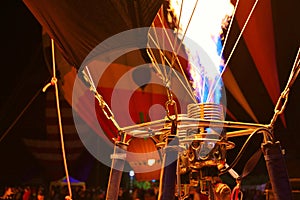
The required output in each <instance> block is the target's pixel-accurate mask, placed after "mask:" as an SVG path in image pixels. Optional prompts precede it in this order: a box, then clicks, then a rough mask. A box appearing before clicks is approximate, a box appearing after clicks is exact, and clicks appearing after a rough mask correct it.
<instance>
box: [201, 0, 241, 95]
mask: <svg viewBox="0 0 300 200" xmlns="http://www.w3.org/2000/svg"><path fill="white" fill-rule="evenodd" d="M239 2H240V0H237V2H236V4H235V6H234V10H233V13H232V18H231V20H230V23H229V26H228V31H227V33H226V36H225V40H224V44H223V47H222V50H221V53H220V63H221V62H222V56H223V52H224V49H225V47H226V44H227V40H228V35H229V32H230V31H231V27H232V24H233V20H234V17H235V13H236V9H237V7H238V5H239ZM223 69H224V68H223ZM222 71H223V70H222ZM222 73H223V72H221V73H220V76H219V78H218V79H217V81H216V83H215V87H217V84H218V82H219V81H220V79H221V76H222V75H221V74H222ZM215 89H216V88H214V89H212V90H209V91H208V95H207V96H208V100H210V98H211V93H212V92H213V91H214V90H215Z"/></svg>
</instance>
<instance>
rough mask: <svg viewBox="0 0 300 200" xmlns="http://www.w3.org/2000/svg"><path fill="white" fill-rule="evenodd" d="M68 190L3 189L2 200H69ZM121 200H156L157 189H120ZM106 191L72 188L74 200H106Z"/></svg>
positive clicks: (101, 189) (38, 187)
mask: <svg viewBox="0 0 300 200" xmlns="http://www.w3.org/2000/svg"><path fill="white" fill-rule="evenodd" d="M68 195H69V192H68V188H67V186H64V187H52V188H49V189H47V187H44V186H30V187H29V186H26V187H12V186H9V187H5V188H2V191H1V193H0V199H14V200H68ZM118 196H119V198H118V199H119V200H156V199H157V192H156V189H148V190H143V189H138V188H135V189H133V190H128V189H124V188H120V190H119V194H118ZM105 197H106V190H105V189H103V188H100V187H91V188H86V189H85V188H83V187H72V200H104V199H105Z"/></svg>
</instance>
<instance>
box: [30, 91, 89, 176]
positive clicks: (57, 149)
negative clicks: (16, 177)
mask: <svg viewBox="0 0 300 200" xmlns="http://www.w3.org/2000/svg"><path fill="white" fill-rule="evenodd" d="M45 105H46V106H45V114H46V132H47V135H46V138H45V139H24V143H25V145H26V146H27V147H28V148H29V149H30V151H31V152H32V154H33V155H34V157H35V158H36V159H37V160H38V162H39V163H40V165H41V167H43V169H44V172H45V174H46V175H47V176H48V177H49V178H51V179H57V178H60V177H62V176H63V175H64V168H63V156H62V148H61V139H60V134H59V126H58V117H57V109H56V101H55V93H54V89H53V88H51V89H48V90H47V92H46V104H45ZM60 108H61V116H62V125H63V137H64V145H65V151H66V157H67V163H68V166H69V168H70V167H71V166H72V164H75V163H76V161H77V160H78V158H79V156H80V155H81V153H82V152H83V148H84V146H83V144H82V142H81V140H80V138H79V136H78V134H77V131H76V127H75V125H74V121H73V115H72V107H71V106H70V105H69V104H68V103H67V102H66V101H65V100H64V98H63V97H62V96H61V97H60ZM79 126H80V124H79Z"/></svg>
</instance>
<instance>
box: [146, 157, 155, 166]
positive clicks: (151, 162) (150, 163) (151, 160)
mask: <svg viewBox="0 0 300 200" xmlns="http://www.w3.org/2000/svg"><path fill="white" fill-rule="evenodd" d="M154 164H155V159H153V158H151V159H148V165H149V166H153V165H154Z"/></svg>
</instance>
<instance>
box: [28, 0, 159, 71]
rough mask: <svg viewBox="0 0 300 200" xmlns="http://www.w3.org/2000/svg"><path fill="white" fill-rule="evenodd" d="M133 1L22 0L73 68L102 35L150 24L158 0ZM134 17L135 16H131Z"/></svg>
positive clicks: (156, 9) (104, 37)
mask: <svg viewBox="0 0 300 200" xmlns="http://www.w3.org/2000/svg"><path fill="white" fill-rule="evenodd" d="M134 2H135V3H134V4H133V3H132V2H131V1H128V0H85V1H82V0H51V1H49V0H24V3H25V4H26V6H27V7H28V8H29V9H30V11H31V12H32V13H33V15H34V16H35V17H36V18H37V20H38V21H39V23H40V24H41V25H42V26H43V27H44V28H45V30H46V31H47V32H48V34H49V35H50V37H51V38H53V39H54V40H55V42H56V44H57V45H58V46H59V48H60V50H61V52H62V54H63V56H64V57H65V58H66V60H67V61H68V62H69V64H71V65H73V66H75V67H76V68H79V67H80V65H81V63H82V61H83V60H84V58H85V57H86V56H87V55H88V53H89V52H90V51H91V50H92V49H93V48H94V47H95V46H97V45H98V44H99V43H100V42H102V41H103V40H105V39H106V38H108V37H110V36H112V35H114V34H117V33H119V32H122V31H125V30H128V29H132V28H136V27H147V26H150V25H151V23H152V21H153V19H154V17H155V15H156V13H157V11H158V9H159V8H160V6H161V2H162V0H139V1H134ZM137 6H138V7H139V8H137ZM136 12H137V13H136ZM133 13H136V14H133ZM134 16H135V17H137V18H138V19H134ZM137 22H139V23H137ZM141 22H142V23H141Z"/></svg>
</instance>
